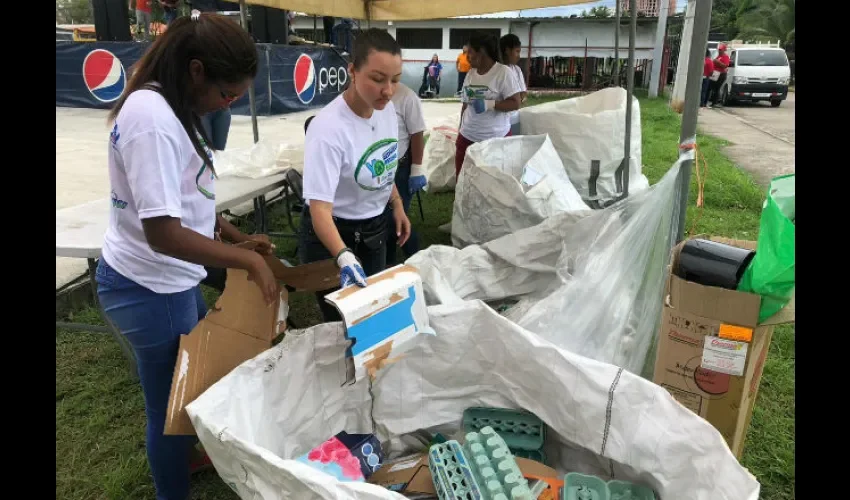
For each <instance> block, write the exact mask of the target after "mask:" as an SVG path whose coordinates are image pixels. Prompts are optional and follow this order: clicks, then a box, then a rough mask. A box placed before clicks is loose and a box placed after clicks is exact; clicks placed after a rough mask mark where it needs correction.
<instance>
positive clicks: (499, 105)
mask: <svg viewBox="0 0 850 500" xmlns="http://www.w3.org/2000/svg"><path fill="white" fill-rule="evenodd" d="M520 94H521V92H517V93H516V94H514V95H512V96H510V97H508V98H507V99H505V100H504V101H496V104H495V105H494V106H493V108H494V109H495V110H496V111H504V112H510V111H516V110H518V109H519V107H520V104H521V96H520Z"/></svg>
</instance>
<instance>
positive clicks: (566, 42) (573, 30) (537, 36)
mask: <svg viewBox="0 0 850 500" xmlns="http://www.w3.org/2000/svg"><path fill="white" fill-rule="evenodd" d="M657 24H658V23H657V22H655V21H653V22H647V23H638V25H637V37H636V38H635V59H652V49H653V47H654V46H655V31H656V26H657ZM528 26H529V24H528V23H527V22H514V23H513V25H512V27H511V31H512V32H513V33H514V34H515V35H516V36H517V37H519V40H520V42H522V46H523V47H524V48H523V52H522V56H523V57H527V48H528ZM585 41H586V43H587V57H614V20H613V19H611V20H604V21H595V20H593V21H591V20H585V19H559V20H558V21H556V22H550V21H545V22H541V23H540V24H538V25H536V26H535V27H534V31H533V33H532V42H533V43H532V46H531V56H532V57H554V56H561V57H584V48H585ZM628 54H629V26H628V25H624V26H621V27H620V57H621V58H623V59H625V58H627V57H628Z"/></svg>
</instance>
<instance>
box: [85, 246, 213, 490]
mask: <svg viewBox="0 0 850 500" xmlns="http://www.w3.org/2000/svg"><path fill="white" fill-rule="evenodd" d="M96 280H97V296H98V298H99V299H100V302H101V304H102V305H103V308H104V310H105V311H106V314H107V316H109V319H110V320H111V321H112V322H113V323H114V324H115V326H116V327H117V328H118V330H120V331H121V334H122V335H124V336H125V337H126V338H127V340H128V341H129V343H130V345H131V346H132V347H133V351H134V352H135V354H136V360H137V363H138V369H139V380H140V382H141V384H142V393H143V394H144V397H145V414H146V416H147V436H146V443H147V454H148V463H149V464H150V468H151V473H152V474H153V482H154V486H155V487H156V498H157V500H187V499H188V498H189V461H190V452H191V449H192V446H193V445H194V444H195V442H196V438H195V437H194V436H165V435H163V430H164V428H165V415H166V409H167V408H168V396H169V393H170V392H171V379H172V376H173V375H174V364H175V362H176V361H177V350H178V346H179V344H180V336H181V335H186V334H188V333H189V332H190V331H191V330H192V328H194V327H195V325H197V324H198V322H199V321H200V320H201V319H202V318H203V317H204V316H206V314H207V307H206V305H205V304H204V298H203V296H202V295H201V288H200V286H196V287H194V288H191V289H189V290H186V291H185V292H179V293H170V294H159V293H155V292H152V291H150V290H148V289H147V288H144V287H143V286H141V285H139V284H137V283H135V282H133V281H131V280H129V279H127V278H125V277H124V276H122V275H120V274H118V272H117V271H115V270H114V269H112V267H110V266H109V264H108V263H107V262H106V261H105V260H103V259H101V260H100V262H99V263H98V266H97V273H96Z"/></svg>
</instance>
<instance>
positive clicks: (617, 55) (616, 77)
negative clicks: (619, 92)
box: [614, 0, 622, 87]
mask: <svg viewBox="0 0 850 500" xmlns="http://www.w3.org/2000/svg"><path fill="white" fill-rule="evenodd" d="M620 2H622V0H614V3H615V13H614V85H615V86H617V87H619V86H620Z"/></svg>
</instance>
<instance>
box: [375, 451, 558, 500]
mask: <svg viewBox="0 0 850 500" xmlns="http://www.w3.org/2000/svg"><path fill="white" fill-rule="evenodd" d="M514 459H515V460H516V463H517V466H518V467H519V470H520V472H522V475H523V476H524V477H526V478H529V483H531V482H533V480H535V479H544V480H546V482H548V483H550V484H553V485H554V486H555V488H554V490H555V492H556V493H557V491H558V490H559V489H560V486H563V481H561V480H559V479H558V472H557V471H556V470H555V469H553V468H551V467H547V466H546V465H543V464H541V463H539V462H535V461H534V460H528V459H525V458H520V457H514ZM561 477H562V478H563V476H561ZM368 482H369V483H372V484H377V485H380V486H383V487H384V488H387V489H388V490H390V491H394V492H396V493H401V494H402V495H405V496H407V497H410V498H416V497H419V496H423V497H424V496H431V495H433V496H434V497H436V495H437V492H436V491H435V489H434V481H433V479H431V470H430V469H429V468H428V454H427V453H420V454H416V455H408V456H406V457H402V458H398V459H396V460H393V461H390V462H387V463H385V464H384V465H383V466H382V467H381V468H380V469H378V470H377V471H376V472H375V473H374V474H373V475H372V477H371V478H369V480H368ZM549 489H550V490H552V489H553V488H549ZM556 496H557V495H556Z"/></svg>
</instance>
